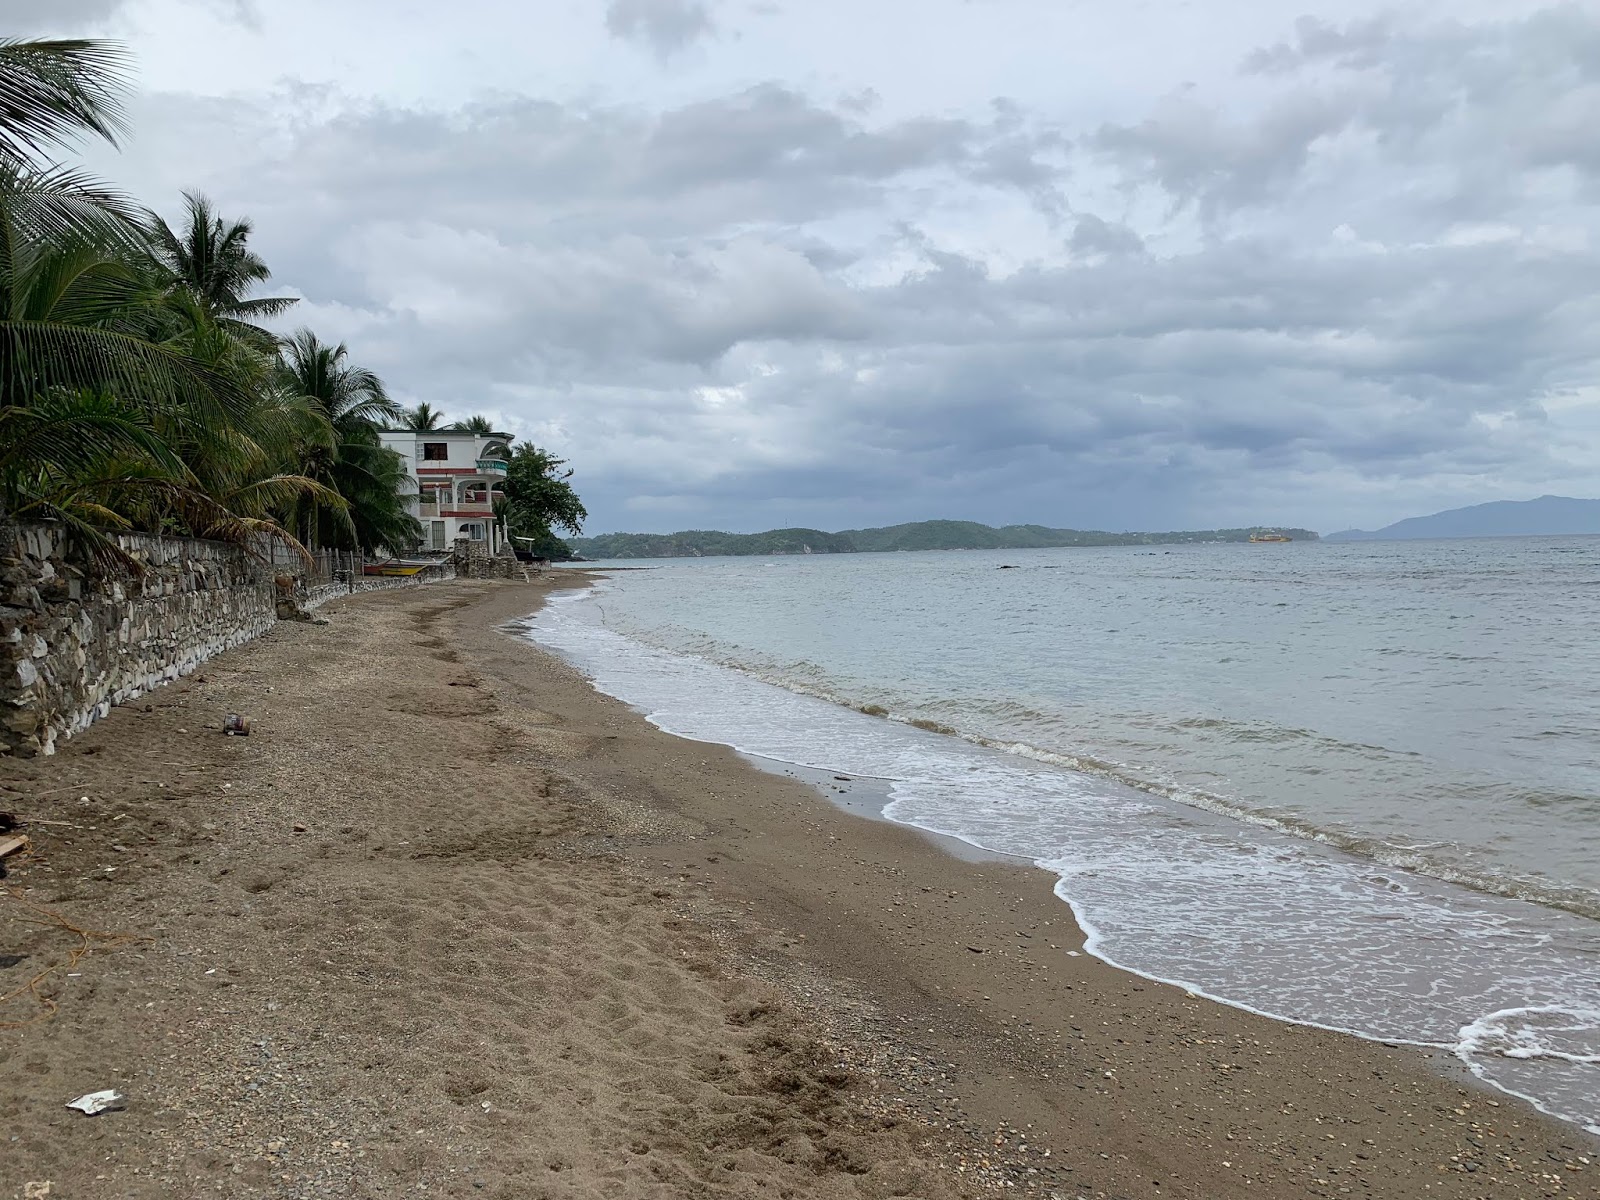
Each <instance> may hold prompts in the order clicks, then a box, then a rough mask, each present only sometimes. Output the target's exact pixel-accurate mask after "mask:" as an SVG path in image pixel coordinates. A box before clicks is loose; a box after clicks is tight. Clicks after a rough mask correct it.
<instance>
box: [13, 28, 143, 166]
mask: <svg viewBox="0 0 1600 1200" xmlns="http://www.w3.org/2000/svg"><path fill="white" fill-rule="evenodd" d="M126 80H127V55H126V54H125V53H124V51H123V50H122V48H121V47H120V46H116V45H113V44H112V43H109V42H91V41H84V40H81V39H71V40H57V41H22V40H19V39H15V38H4V39H0V156H4V157H6V158H9V159H12V160H13V161H27V160H32V159H37V158H38V157H39V156H40V155H42V154H44V153H45V151H46V149H47V148H48V147H52V146H58V145H60V144H61V143H63V142H65V141H68V140H71V139H73V138H76V137H80V136H82V135H84V134H92V135H94V136H97V137H100V138H103V139H105V140H106V141H108V142H110V143H112V144H113V145H115V144H116V141H117V137H118V135H119V134H121V133H123V132H125V131H126V128H127V123H126V119H125V117H124V114H123V109H122V96H123V93H124V92H125V91H126V87H127V85H126Z"/></svg>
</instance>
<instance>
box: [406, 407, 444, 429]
mask: <svg viewBox="0 0 1600 1200" xmlns="http://www.w3.org/2000/svg"><path fill="white" fill-rule="evenodd" d="M443 420H444V414H443V413H442V412H440V411H439V410H438V409H436V408H434V407H433V405H431V404H429V403H428V402H427V401H426V400H424V401H423V402H422V403H421V404H419V405H417V406H416V407H415V408H412V409H403V410H401V413H400V424H401V425H402V426H403V427H404V428H406V429H414V430H416V431H417V432H418V433H432V432H433V431H434V430H435V429H442V428H444V426H443V425H441V424H440V422H441V421H443Z"/></svg>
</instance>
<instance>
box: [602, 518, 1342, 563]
mask: <svg viewBox="0 0 1600 1200" xmlns="http://www.w3.org/2000/svg"><path fill="white" fill-rule="evenodd" d="M1263 528H1264V527H1261V526H1257V527H1256V528H1253V529H1203V530H1191V531H1187V532H1173V533H1103V532H1099V531H1095V530H1083V529H1050V528H1048V527H1046V526H1044V525H1006V526H1002V527H1001V528H999V529H996V528H994V527H993V526H990V525H980V524H978V523H977V522H975V521H915V522H912V523H910V524H907V525H889V526H886V527H884V528H880V529H846V530H844V531H842V532H840V533H824V532H823V531H822V530H820V529H769V530H768V531H766V532H765V533H720V532H716V531H713V530H703V529H690V530H685V531H684V532H682V533H607V534H601V535H600V536H599V537H590V538H577V539H574V540H573V542H572V550H573V553H575V554H580V555H582V556H583V557H584V558H590V559H599V558H699V557H702V556H711V555H722V554H727V555H763V554H864V553H881V552H887V551H900V550H1025V549H1042V548H1046V547H1055V546H1170V545H1179V544H1183V543H1189V542H1248V541H1249V540H1250V535H1251V534H1253V533H1260V532H1262V531H1263ZM1282 532H1284V533H1286V534H1288V535H1290V536H1291V537H1293V538H1294V539H1295V540H1296V541H1315V540H1316V538H1317V535H1316V534H1315V533H1312V532H1311V531H1310V530H1308V529H1285V530H1283V531H1282Z"/></svg>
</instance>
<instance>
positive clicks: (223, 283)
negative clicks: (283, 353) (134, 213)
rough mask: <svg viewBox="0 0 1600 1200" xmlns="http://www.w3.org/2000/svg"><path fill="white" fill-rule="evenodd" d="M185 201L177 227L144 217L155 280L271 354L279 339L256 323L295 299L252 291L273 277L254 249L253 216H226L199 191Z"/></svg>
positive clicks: (278, 313) (280, 311)
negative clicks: (236, 218) (231, 218)
mask: <svg viewBox="0 0 1600 1200" xmlns="http://www.w3.org/2000/svg"><path fill="white" fill-rule="evenodd" d="M183 200H184V206H185V216H186V218H187V219H186V220H185V221H184V223H183V224H182V226H181V227H180V228H179V229H177V230H174V229H173V228H172V227H171V226H170V225H168V224H167V223H166V222H165V221H164V220H162V219H161V218H160V217H159V216H157V215H156V214H154V213H150V214H147V216H146V219H145V223H144V233H145V236H146V238H147V239H148V242H149V247H150V258H151V263H152V267H153V270H154V274H155V278H156V280H157V285H158V286H159V287H162V288H163V289H165V290H166V291H168V292H169V293H177V294H180V295H182V296H184V297H186V298H187V299H188V300H189V301H190V302H192V303H193V304H195V305H198V306H199V307H200V308H201V309H202V310H203V311H204V312H205V314H206V316H207V317H209V318H210V319H211V320H212V321H214V322H216V323H217V324H219V325H221V326H222V327H223V328H225V329H227V330H228V331H229V332H230V333H232V334H233V335H234V336H236V337H238V338H240V339H241V340H243V341H245V342H248V343H249V344H250V345H252V346H255V347H256V348H258V349H260V350H261V351H263V352H264V353H270V352H271V351H272V350H273V349H274V348H275V347H276V345H277V341H278V339H277V337H276V336H275V335H273V334H271V333H269V332H268V331H267V330H265V329H263V328H262V327H261V326H260V325H259V324H258V323H257V322H259V321H261V320H264V319H268V318H271V317H277V316H281V315H282V314H283V313H285V312H287V311H288V310H289V309H290V308H291V307H292V306H293V305H294V304H295V300H294V298H293V297H289V296H266V297H251V296H250V292H251V291H252V290H254V288H255V287H256V286H257V285H258V284H262V283H265V282H266V281H267V280H269V279H271V278H272V272H271V271H270V270H269V269H268V268H267V264H266V263H265V262H263V261H262V259H261V256H260V255H258V254H256V252H255V251H253V250H251V249H250V235H251V233H253V232H254V227H253V226H252V225H251V223H250V221H249V220H239V221H224V220H223V219H222V218H221V217H220V216H218V215H217V213H216V211H215V210H214V209H213V208H212V207H211V202H210V201H209V200H207V199H206V198H205V197H204V196H201V195H198V194H197V193H194V192H185V193H184V196H183Z"/></svg>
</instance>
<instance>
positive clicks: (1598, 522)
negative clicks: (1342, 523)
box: [1324, 496, 1600, 542]
mask: <svg viewBox="0 0 1600 1200" xmlns="http://www.w3.org/2000/svg"><path fill="white" fill-rule="evenodd" d="M1563 533H1600V500H1576V499H1573V498H1572V497H1571V496H1540V497H1539V498H1538V499H1537V500H1494V501H1491V502H1490V503H1488V504H1474V505H1471V506H1470V507H1467V508H1451V509H1447V510H1445V511H1444V512H1437V513H1434V514H1433V515H1432V516H1429V517H1408V518H1407V519H1406V520H1404V521H1396V522H1395V523H1394V524H1393V525H1385V526H1384V527H1383V528H1382V529H1375V530H1371V531H1368V530H1365V529H1344V530H1341V531H1340V532H1338V533H1330V534H1328V536H1327V537H1326V538H1325V539H1324V540H1325V541H1329V542H1378V541H1396V540H1399V539H1402V538H1471V537H1518V536H1522V537H1528V536H1536V535H1539V534H1546V535H1554V534H1563Z"/></svg>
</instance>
